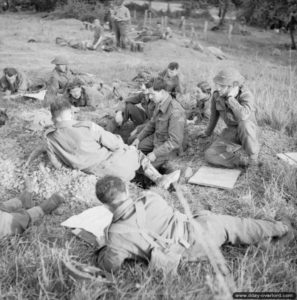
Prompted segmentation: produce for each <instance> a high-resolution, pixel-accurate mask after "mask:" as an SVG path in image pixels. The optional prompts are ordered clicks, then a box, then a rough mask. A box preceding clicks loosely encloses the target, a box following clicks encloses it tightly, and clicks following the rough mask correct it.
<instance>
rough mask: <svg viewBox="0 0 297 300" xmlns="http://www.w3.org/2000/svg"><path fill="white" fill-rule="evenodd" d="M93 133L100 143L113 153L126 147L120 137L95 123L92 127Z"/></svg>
mask: <svg viewBox="0 0 297 300" xmlns="http://www.w3.org/2000/svg"><path fill="white" fill-rule="evenodd" d="M91 132H92V134H93V136H94V138H95V140H96V141H97V142H98V143H100V144H101V145H102V146H104V147H106V148H108V149H110V150H111V151H115V150H117V149H122V148H124V147H125V146H126V145H125V143H124V142H123V140H122V138H121V137H120V136H119V135H116V134H113V133H111V132H108V131H106V130H104V129H103V128H102V127H101V126H99V125H97V124H95V123H92V125H91Z"/></svg>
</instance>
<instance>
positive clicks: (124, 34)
mask: <svg viewBox="0 0 297 300" xmlns="http://www.w3.org/2000/svg"><path fill="white" fill-rule="evenodd" d="M114 3H115V6H114V7H113V9H112V10H111V19H112V22H113V30H114V32H115V37H116V44H117V47H121V48H124V49H125V48H126V47H127V43H128V30H129V25H130V19H131V16H130V11H129V9H128V8H127V7H126V6H124V0H115V2H114Z"/></svg>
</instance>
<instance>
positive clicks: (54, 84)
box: [45, 55, 93, 102]
mask: <svg viewBox="0 0 297 300" xmlns="http://www.w3.org/2000/svg"><path fill="white" fill-rule="evenodd" d="M51 63H52V64H54V65H55V68H54V70H53V71H52V72H51V75H50V78H49V80H48V83H47V92H46V95H45V100H46V101H48V102H51V101H54V100H55V99H56V97H57V96H58V95H63V94H64V93H65V92H66V91H67V88H68V86H69V85H70V84H71V83H73V82H74V81H77V80H79V81H81V82H83V83H84V84H92V83H93V80H92V79H91V77H90V76H89V74H86V73H78V72H74V71H73V70H71V69H70V68H69V61H68V59H67V58H66V57H65V56H62V55H60V56H56V57H55V58H54V59H53V60H52V62H51Z"/></svg>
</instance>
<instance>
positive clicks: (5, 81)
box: [0, 76, 9, 91]
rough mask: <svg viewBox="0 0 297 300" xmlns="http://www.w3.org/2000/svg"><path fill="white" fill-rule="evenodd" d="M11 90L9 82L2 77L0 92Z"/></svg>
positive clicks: (0, 79)
mask: <svg viewBox="0 0 297 300" xmlns="http://www.w3.org/2000/svg"><path fill="white" fill-rule="evenodd" d="M8 88H9V86H8V84H7V80H6V78H5V76H2V77H1V78H0V90H1V91H2V90H3V91H5V90H7V89H8Z"/></svg>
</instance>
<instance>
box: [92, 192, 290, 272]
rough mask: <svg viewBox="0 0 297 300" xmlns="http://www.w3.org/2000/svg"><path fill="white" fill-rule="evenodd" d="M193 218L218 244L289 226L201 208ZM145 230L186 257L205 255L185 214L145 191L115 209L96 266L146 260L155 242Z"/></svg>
mask: <svg viewBox="0 0 297 300" xmlns="http://www.w3.org/2000/svg"><path fill="white" fill-rule="evenodd" d="M195 221H196V222H197V223H198V225H199V226H201V227H202V228H203V229H204V230H205V233H206V234H205V236H206V237H209V239H210V240H211V241H212V242H213V244H214V246H215V247H217V248H219V247H220V246H221V245H223V244H227V243H231V244H245V245H250V244H255V243H258V242H260V241H261V240H262V239H264V238H268V237H281V236H283V235H284V234H286V233H287V232H288V226H286V225H284V224H283V223H281V222H270V221H262V220H256V219H243V218H238V217H232V216H227V215H216V214H214V213H211V212H210V211H201V213H200V214H199V215H198V216H196V217H195ZM144 233H147V234H148V235H150V236H152V237H153V238H154V237H158V236H159V237H160V238H161V239H162V240H163V241H164V240H165V241H170V242H172V243H174V244H175V245H176V247H174V248H171V249H174V251H176V252H177V254H181V255H182V256H183V257H184V258H185V259H186V260H188V261H196V260H198V259H200V258H205V257H206V254H205V253H204V252H203V250H202V247H201V243H200V240H199V239H198V234H197V233H196V230H195V228H194V227H193V226H192V225H191V224H190V223H189V222H188V221H187V218H186V216H185V215H183V214H181V213H179V212H178V211H175V210H174V209H173V208H172V207H170V206H169V205H168V204H167V202H166V201H165V200H164V199H163V198H162V197H161V196H160V195H158V194H156V193H152V192H147V193H145V195H144V197H142V198H140V199H138V201H132V200H131V199H128V200H126V201H125V203H123V204H122V205H121V206H120V207H119V208H118V209H117V210H116V211H115V213H114V217H113V221H112V223H111V225H110V227H109V228H107V231H106V246H104V247H103V248H101V250H100V251H99V255H98V258H97V263H98V266H99V267H100V268H102V269H104V270H106V271H109V272H111V271H116V270H118V269H119V268H120V267H121V265H122V264H123V262H124V261H125V260H126V259H134V260H145V261H148V262H149V261H150V260H151V255H152V253H153V250H154V245H153V244H152V243H150V242H149V241H148V239H147V238H146V236H145V235H144ZM156 241H157V242H158V239H157V240H156ZM186 247H188V248H186ZM172 251H173V250H172ZM168 254H169V253H168ZM178 262H179V261H177V263H178Z"/></svg>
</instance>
